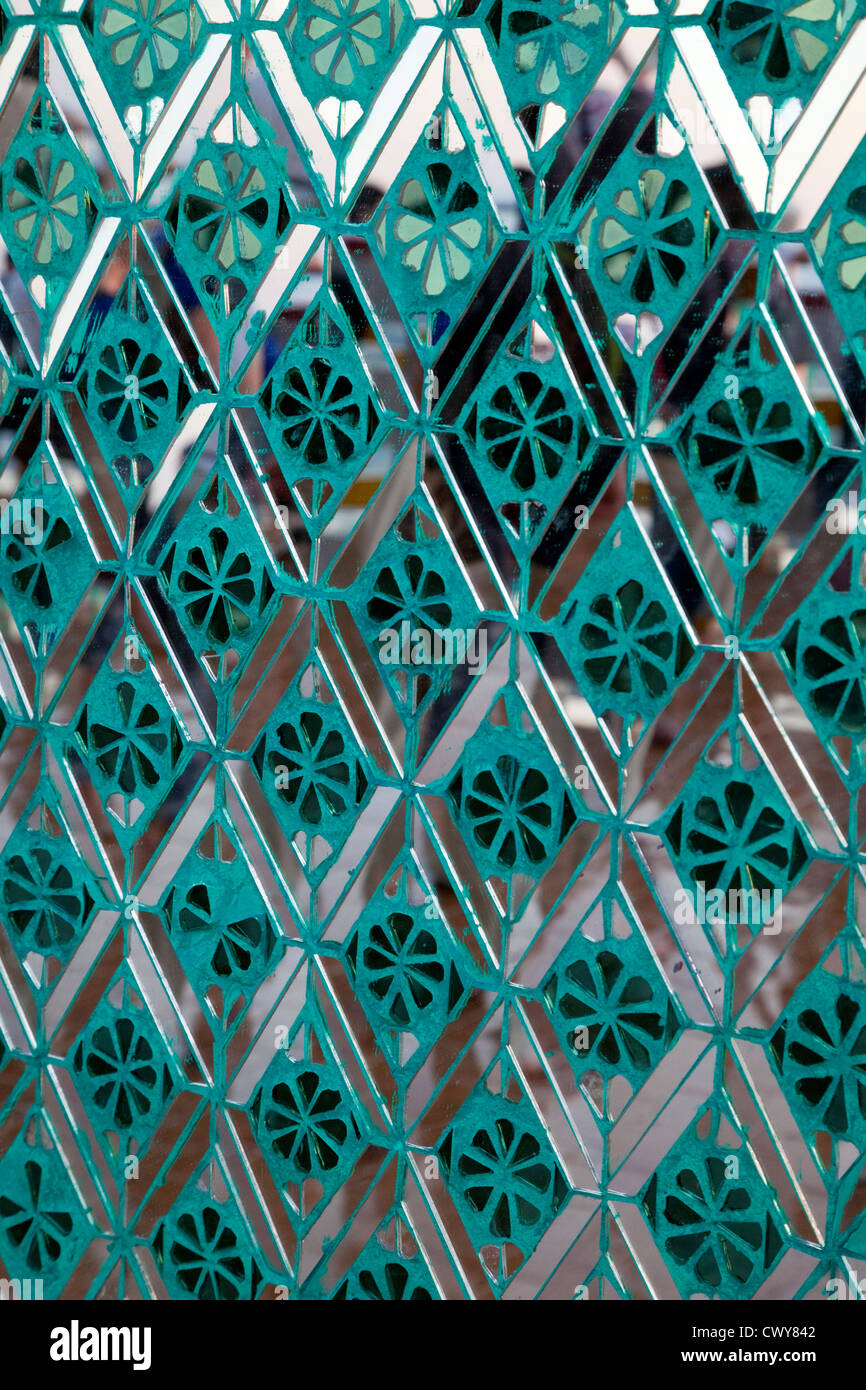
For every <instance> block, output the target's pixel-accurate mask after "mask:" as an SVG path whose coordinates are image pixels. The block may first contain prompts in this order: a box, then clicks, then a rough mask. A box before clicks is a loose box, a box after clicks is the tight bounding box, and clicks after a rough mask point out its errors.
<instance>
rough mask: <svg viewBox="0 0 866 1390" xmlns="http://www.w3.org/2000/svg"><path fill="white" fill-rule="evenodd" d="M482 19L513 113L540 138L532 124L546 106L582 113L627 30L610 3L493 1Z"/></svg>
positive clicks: (589, 0)
mask: <svg viewBox="0 0 866 1390" xmlns="http://www.w3.org/2000/svg"><path fill="white" fill-rule="evenodd" d="M481 13H484V15H485V27H486V30H487V34H488V41H489V42H490V46H491V51H492V54H493V58H494V62H495V63H496V66H497V69H498V71H499V73H500V76H501V77H502V82H503V86H504V87H505V92H506V95H507V97H508V100H509V103H510V105H511V108H512V110H513V111H515V112H516V113H518V114H520V115H522V116H523V117H524V122H525V124H526V126H527V127H528V128H529V129H531V130H533V134H534V135H536V134H537V132H536V131H535V129H534V128H533V124H532V123H531V122H530V121H529V120H528V119H527V118H528V117H529V116H530V115H535V116H537V113H538V110H539V108H540V107H543V106H544V105H545V104H546V103H549V102H553V103H555V105H556V106H557V107H559V108H560V109H561V110H562V111H564V112H565V113H566V114H567V115H571V113H572V112H573V111H574V110H576V108H577V106H578V105H579V104H580V102H581V101H582V100H583V98H584V96H585V95H586V93H587V92H588V90H589V88H590V86H591V84H592V81H593V78H594V76H595V74H596V73H597V71H598V69H599V67H600V65H601V64H602V63H603V62H604V60H605V57H606V55H607V53H608V50H609V47H610V44H611V41H612V40H613V38H614V35H615V34H616V32H617V30H618V29H619V27H620V24H621V20H620V18H619V16H618V14H617V12H616V8H615V7H614V6H611V5H610V4H609V3H608V0H598V3H595V0H553V3H550V0H493V3H488V4H487V5H486V6H483V7H482V8H481V10H480V11H478V12H477V13H476V17H480V14H481ZM549 138H550V136H549V135H548V136H547V138H546V139H543V140H542V143H544V144H546V143H547V140H549ZM554 148H555V146H554Z"/></svg>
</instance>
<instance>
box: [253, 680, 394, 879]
mask: <svg viewBox="0 0 866 1390" xmlns="http://www.w3.org/2000/svg"><path fill="white" fill-rule="evenodd" d="M283 709H284V712H283ZM359 751H360V750H359V748H358V746H357V744H356V742H355V739H354V736H353V734H352V732H351V730H350V728H349V725H348V724H347V722H346V721H345V719H344V718H343V716H342V714H341V713H340V711H339V710H338V709H337V708H336V707H334V706H331V705H329V704H327V703H325V702H324V701H316V700H304V699H301V698H298V697H297V696H295V697H294V698H293V699H292V700H291V701H290V702H287V703H286V705H285V706H284V707H281V708H279V709H278V710H277V712H276V713H275V715H274V716H273V718H272V719H271V720H270V722H269V724H268V726H267V728H266V729H265V731H264V733H263V734H262V736H261V738H260V739H259V741H258V743H257V744H256V746H255V748H254V750H253V767H254V769H255V771H256V773H257V775H258V777H259V780H260V781H261V783H262V786H263V788H264V790H265V793H266V795H267V797H268V800H269V801H270V802H271V804H272V806H274V809H275V810H276V812H277V816H278V819H279V821H280V823H281V825H282V826H283V828H284V830H285V832H286V833H287V834H288V835H289V836H290V837H291V838H293V837H295V836H296V835H298V834H299V833H301V834H304V835H306V836H308V837H311V836H321V837H322V838H323V840H324V841H325V842H326V843H327V844H328V845H330V847H331V849H332V851H333V852H336V851H337V850H338V849H339V848H340V847H341V846H342V845H343V843H344V842H345V840H346V838H347V837H348V835H349V834H350V833H351V831H352V829H354V826H355V823H356V818H357V816H358V814H359V812H360V811H361V809H362V807H363V806H364V805H366V803H367V801H368V800H369V797H370V794H371V787H370V783H369V779H368V777H367V774H366V772H365V771H364V767H363V764H362V762H361V759H360V757H359ZM325 862H329V860H328V861H325ZM318 867H319V869H322V867H323V865H322V864H319V866H318Z"/></svg>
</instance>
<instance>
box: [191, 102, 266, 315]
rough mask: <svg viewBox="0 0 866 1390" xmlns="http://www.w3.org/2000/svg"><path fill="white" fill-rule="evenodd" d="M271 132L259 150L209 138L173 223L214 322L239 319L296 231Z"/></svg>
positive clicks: (199, 151)
mask: <svg viewBox="0 0 866 1390" xmlns="http://www.w3.org/2000/svg"><path fill="white" fill-rule="evenodd" d="M249 119H250V120H251V122H252V117H250V118H249ZM265 135H266V133H263V134H262V138H261V139H260V141H259V143H258V144H255V145H243V144H240V143H237V142H236V143H234V144H232V145H227V144H219V143H217V142H216V141H214V140H213V139H211V138H209V137H208V138H206V139H204V140H202V141H201V142H200V143H199V146H198V148H197V150H196V154H195V158H194V159H193V160H192V161H191V163H190V166H189V168H188V169H187V171H186V172H185V173H184V175H183V177H182V179H181V181H180V184H179V186H178V189H177V193H176V195H175V198H174V201H173V203H172V207H171V209H170V212H169V215H168V219H167V220H168V224H169V226H170V227H172V229H173V231H174V251H175V255H176V256H177V259H178V261H179V262H180V264H181V266H182V267H183V269H184V270H185V271H186V273H187V275H189V277H190V279H191V280H192V282H193V284H194V286H195V288H196V291H197V292H198V293H199V294H200V296H201V297H202V299H203V301H204V302H205V303H206V304H207V306H208V308H209V311H210V312H211V313H212V314H213V315H214V316H215V317H217V318H227V319H229V320H231V321H232V322H234V321H235V320H236V318H237V316H238V315H239V314H240V313H241V312H242V310H243V307H244V305H245V304H246V303H247V301H248V299H249V296H250V294H252V292H253V291H254V290H255V288H256V287H257V285H258V284H259V282H260V280H261V278H262V276H263V275H264V273H265V271H266V270H267V269H268V268H269V266H270V264H271V262H272V261H273V257H274V253H275V251H276V247H277V243H278V242H279V241H280V240H281V239H282V238H283V236H284V235H285V233H286V231H287V230H288V227H289V216H290V214H289V204H288V201H287V198H288V186H287V184H286V180H285V175H284V173H281V172H280V169H279V166H278V164H277V162H276V158H275V156H274V154H273V153H272V149H271V145H272V137H270V136H268V137H267V138H265Z"/></svg>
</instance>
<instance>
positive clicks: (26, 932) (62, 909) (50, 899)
mask: <svg viewBox="0 0 866 1390" xmlns="http://www.w3.org/2000/svg"><path fill="white" fill-rule="evenodd" d="M0 876H2V889H0V902H2V916H3V920H4V922H5V923H6V925H7V926H8V928H9V936H10V939H11V941H12V944H13V946H14V947H15V950H16V951H17V952H18V954H19V955H20V956H22V957H23V956H25V955H27V954H28V953H29V952H30V951H34V952H36V953H37V954H38V955H42V956H55V957H57V958H58V959H59V960H62V961H64V962H65V961H67V960H68V959H69V957H70V956H71V955H72V953H73V951H74V950H75V948H76V947H77V945H78V943H79V941H80V940H81V937H82V936H83V935H84V932H85V931H86V930H87V927H88V926H89V924H90V922H91V920H92V918H93V913H94V911H95V910H96V908H97V907H98V906H99V903H100V894H99V891H98V888H97V886H96V884H95V883H94V881H93V878H92V875H91V873H90V870H89V869H88V867H87V866H86V865H85V864H84V863H83V861H82V860H81V858H80V857H79V855H78V852H77V850H76V849H75V847H74V846H73V844H72V842H71V840H69V839H67V838H66V837H61V836H54V835H48V834H46V833H45V832H44V831H41V830H33V829H26V828H24V827H23V826H19V827H18V828H17V829H16V830H15V831H13V834H12V836H11V838H10V839H9V841H8V842H7V844H6V848H5V849H4V851H3V854H2V856H0Z"/></svg>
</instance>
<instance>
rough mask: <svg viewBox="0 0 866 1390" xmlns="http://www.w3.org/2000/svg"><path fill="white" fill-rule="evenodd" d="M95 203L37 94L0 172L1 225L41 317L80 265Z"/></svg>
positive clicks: (65, 137) (57, 122) (66, 138)
mask: <svg viewBox="0 0 866 1390" xmlns="http://www.w3.org/2000/svg"><path fill="white" fill-rule="evenodd" d="M95 199H96V186H95V182H94V179H93V176H92V174H91V172H90V169H89V167H88V165H87V164H86V163H85V161H84V159H83V158H82V155H81V152H80V150H79V149H78V146H77V145H76V144H75V142H74V141H73V139H72V137H71V135H70V134H69V132H68V130H67V129H66V127H65V125H64V124H63V122H62V121H61V119H60V117H59V116H58V114H57V111H56V110H55V107H54V105H53V103H52V101H51V99H50V98H49V96H48V94H47V93H46V92H45V91H44V90H43V89H42V88H39V89H38V90H37V93H36V95H35V97H34V99H33V102H32V103H31V106H30V108H29V110H28V112H27V115H26V116H25V118H24V121H23V122H22V125H21V127H20V129H19V132H18V134H17V135H16V136H15V138H14V139H13V140H12V143H11V145H10V146H9V149H8V151H7V153H6V157H5V159H4V160H3V164H2V167H0V225H2V227H3V229H4V240H5V242H6V246H7V249H8V251H9V255H10V256H11V258H12V260H13V262H14V263H15V265H16V267H17V269H18V271H19V272H20V274H21V275H22V277H23V278H24V280H25V281H26V282H27V283H28V285H29V286H30V290H31V294H33V295H34V298H35V300H36V303H37V305H38V306H39V308H40V309H42V308H48V309H50V308H52V307H53V306H54V304H55V303H56V302H57V301H58V300H59V298H60V296H61V295H62V294H63V293H64V292H65V290H66V288H67V286H68V284H69V281H70V279H71V278H72V275H73V274H74V273H75V271H76V270H77V269H78V267H79V265H80V264H81V262H82V260H83V259H84V254H85V251H86V249H87V243H88V241H89V239H90V233H91V231H92V228H93V224H94V222H95V219H96V206H95ZM40 284H41V285H42V288H41V289H40V288H39V286H40Z"/></svg>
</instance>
